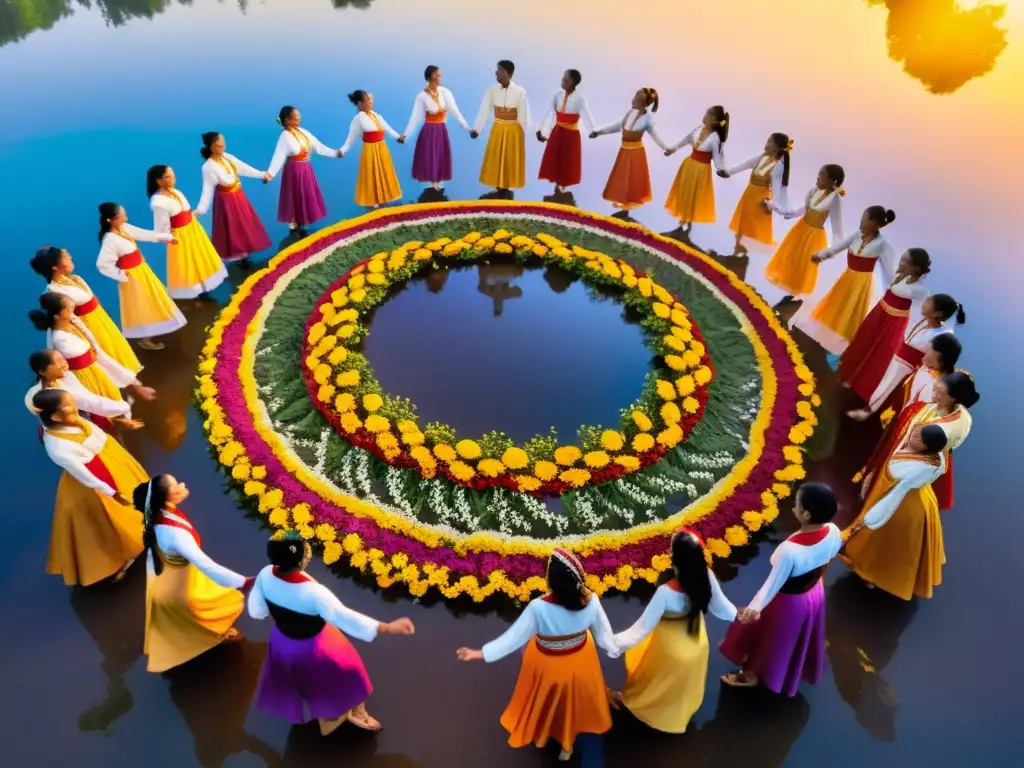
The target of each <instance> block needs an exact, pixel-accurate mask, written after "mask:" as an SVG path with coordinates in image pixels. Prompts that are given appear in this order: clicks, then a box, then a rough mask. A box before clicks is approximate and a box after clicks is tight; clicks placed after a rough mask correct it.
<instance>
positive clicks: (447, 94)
mask: <svg viewBox="0 0 1024 768" xmlns="http://www.w3.org/2000/svg"><path fill="white" fill-rule="evenodd" d="M444 103H445V106H446V108H447V109H448V114H450V115H451V116H452V117H454V118H455V122H457V123H458V124H459V125H461V126H462V127H463V128H465V129H466V130H467V131H471V130H473V129H472V127H471V126H470V125H469V123H467V122H466V118H465V117H463V115H462V112H461V111H459V105H458V104H456V103H455V95H454V94H453V93H452V92H451V91H449V90H448V89H447V88H445V89H444Z"/></svg>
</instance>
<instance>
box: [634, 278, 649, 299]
mask: <svg viewBox="0 0 1024 768" xmlns="http://www.w3.org/2000/svg"><path fill="white" fill-rule="evenodd" d="M652 286H653V283H652V282H651V279H650V278H649V277H641V278H640V279H639V280H637V281H636V287H637V290H639V291H640V293H641V294H643V295H644V297H646V298H650V297H651V293H653V289H652Z"/></svg>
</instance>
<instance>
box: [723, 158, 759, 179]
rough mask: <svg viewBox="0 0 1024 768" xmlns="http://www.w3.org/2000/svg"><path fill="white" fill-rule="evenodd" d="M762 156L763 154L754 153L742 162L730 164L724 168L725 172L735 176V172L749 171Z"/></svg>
mask: <svg viewBox="0 0 1024 768" xmlns="http://www.w3.org/2000/svg"><path fill="white" fill-rule="evenodd" d="M762 157H764V155H754V156H753V157H751V158H750V159H749V160H744V161H743V162H742V163H738V164H736V165H734V166H732V167H731V168H726V169H725V172H726V173H728V174H729V175H730V176H735V175H736V174H737V173H741V172H743V171H749V170H750V169H751V168H753V167H754V166H756V165H757V164H758V162H759V161H760V160H761V158H762Z"/></svg>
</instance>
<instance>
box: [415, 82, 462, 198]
mask: <svg viewBox="0 0 1024 768" xmlns="http://www.w3.org/2000/svg"><path fill="white" fill-rule="evenodd" d="M423 76H424V78H426V81H427V87H426V88H424V89H423V90H422V91H420V93H419V94H417V96H416V100H415V101H414V102H413V105H412V115H410V116H409V124H408V125H407V126H405V130H404V131H403V132H402V135H401V136H400V137H399V138H398V142H399V143H400V144H402V143H405V140H406V139H407V138H408V137H409V134H411V133H412V132H413V131H414V130H416V126H418V125H419V124H420V121H421V120H423V121H426V125H424V126H423V130H421V131H420V135H419V136H417V137H416V151H415V153H414V154H413V158H412V177H413V178H414V179H416V181H419V182H421V183H423V184H429V185H430V186H431V188H433V189H435V190H440V189H441V187H443V186H444V182H446V181H451V178H452V142H451V139H450V138H449V136H448V126H447V125H446V124H445V123H446V122H447V120H448V114H449V113H451V115H452V117H454V118H455V120H456V122H457V123H458V124H459V125H461V126H462V127H463V128H465V129H466V130H467V131H469V133H470V135H471V136H473V138H476V131H474V130H473V129H472V128H471V127H470V126H469V123H467V122H466V118H464V117H463V116H462V112H460V111H459V107H458V105H457V104H456V103H455V96H454V95H453V94H452V92H451V91H449V90H448V89H447V88H445V87H444V86H443V85H441V68H440V67H435V66H433V65H431V66H429V67H427V69H426V70H425V71H424V73H423Z"/></svg>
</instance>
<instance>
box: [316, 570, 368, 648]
mask: <svg viewBox="0 0 1024 768" xmlns="http://www.w3.org/2000/svg"><path fill="white" fill-rule="evenodd" d="M313 594H314V595H315V597H316V603H317V608H318V609H319V613H320V618H322V619H323V620H324V621H326V622H328V623H329V624H333V625H334V626H335V627H337V628H338V629H340V630H341V631H342V632H344V633H345V634H346V635H351V636H352V637H354V638H356V639H357V640H362V641H363V642H364V643H369V642H372V641H373V640H374V639H375V638H376V637H377V630H378V628H379V627H380V622H379V621H376V620H375V619H371V618H370V617H369V616H366V615H364V614H362V613H359V611H353V610H352V609H351V608H348V607H346V606H345V605H344V603H342V602H341V600H339V599H338V598H337V597H336V596H335V594H334V593H333V592H331V590H329V589H328V588H327V587H325V586H324V585H323V584H316V585H315V589H314V590H313Z"/></svg>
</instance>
